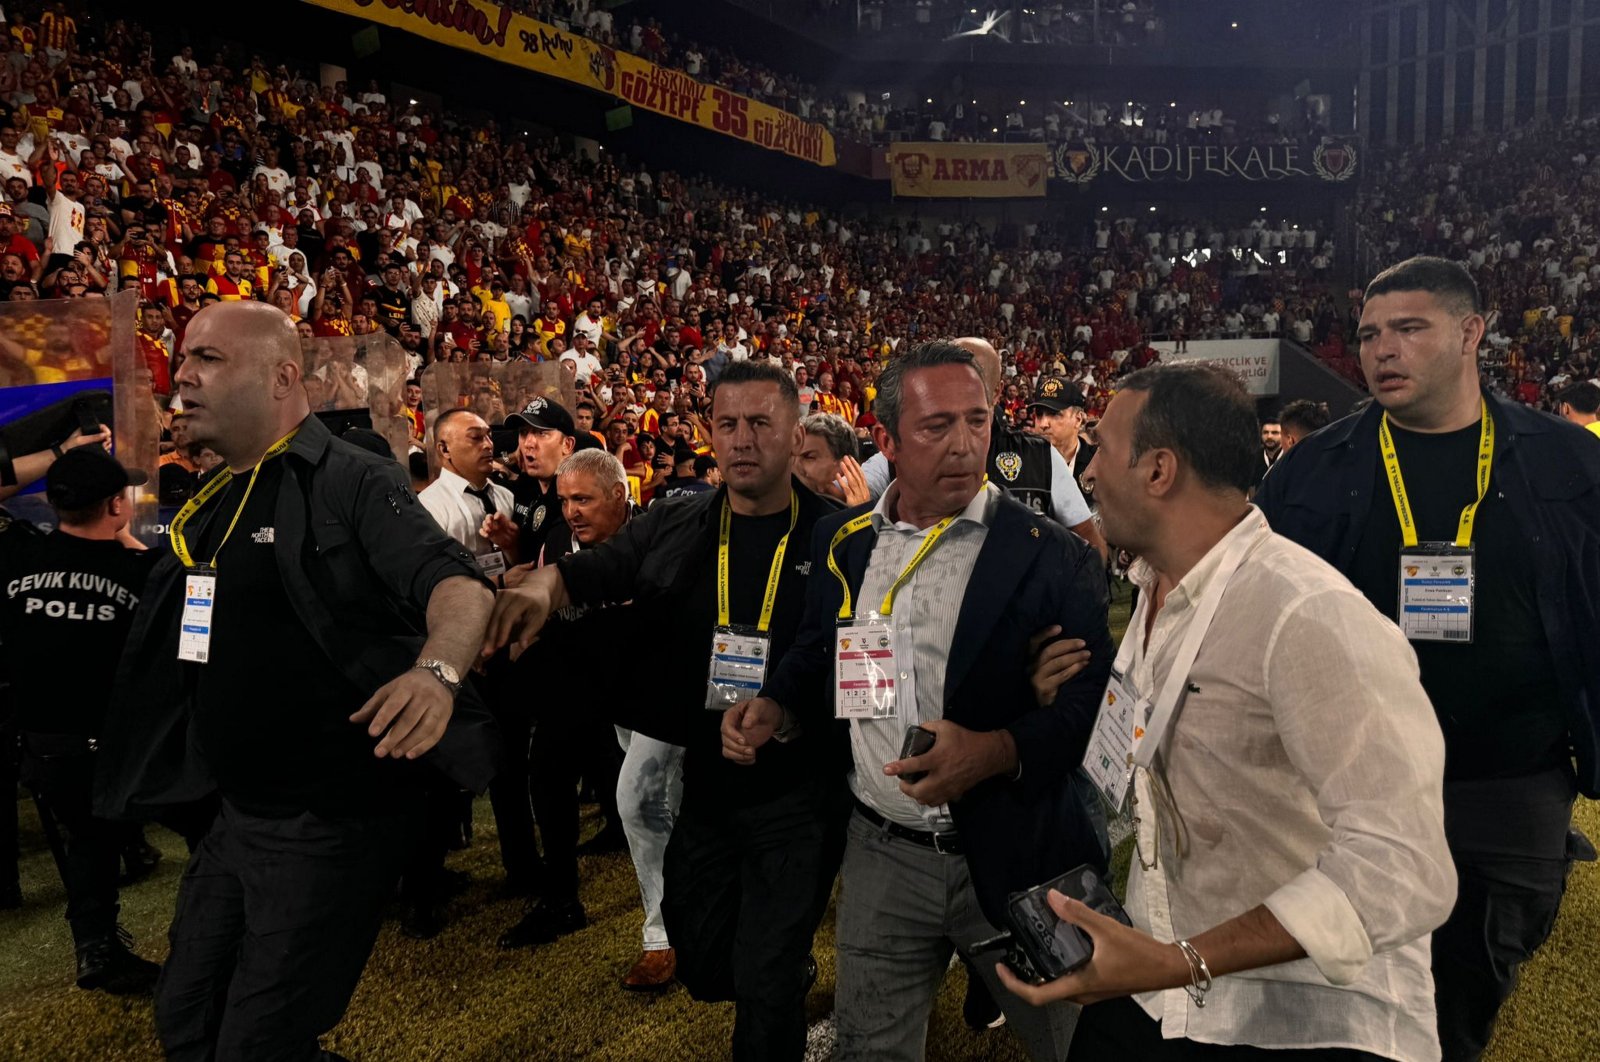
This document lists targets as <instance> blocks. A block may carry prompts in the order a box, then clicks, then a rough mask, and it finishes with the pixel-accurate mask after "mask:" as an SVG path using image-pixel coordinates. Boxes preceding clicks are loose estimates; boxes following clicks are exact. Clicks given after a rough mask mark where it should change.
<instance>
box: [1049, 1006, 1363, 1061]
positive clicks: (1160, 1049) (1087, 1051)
mask: <svg viewBox="0 0 1600 1062" xmlns="http://www.w3.org/2000/svg"><path fill="white" fill-rule="evenodd" d="M1269 1058H1273V1059H1293V1060H1294V1062H1382V1060H1381V1059H1380V1058H1379V1056H1377V1055H1374V1054H1369V1053H1368V1052H1366V1051H1354V1050H1351V1049H1349V1048H1344V1047H1313V1048H1295V1049H1292V1050H1290V1049H1284V1050H1269V1049H1268V1048H1264V1047H1250V1046H1248V1045H1243V1044H1203V1043H1200V1042H1199V1041H1198V1040H1183V1039H1177V1040H1163V1039H1162V1038H1161V1023H1160V1022H1158V1021H1156V1020H1155V1019H1154V1018H1152V1017H1150V1015H1148V1014H1146V1013H1145V1012H1144V1010H1143V1009H1142V1008H1141V1007H1140V1006H1139V1004H1137V1003H1135V1002H1134V1001H1133V1000H1131V999H1128V998H1126V997H1124V998H1122V999H1108V1000H1106V1001H1105V1002H1103V1003H1094V1004H1091V1005H1089V1006H1087V1007H1084V1008H1083V1013H1082V1014H1081V1015H1079V1017H1078V1027H1077V1029H1076V1030H1074V1031H1073V1033H1072V1049H1071V1050H1070V1051H1069V1052H1068V1053H1067V1062H1135V1060H1137V1062H1264V1060H1265V1059H1269Z"/></svg>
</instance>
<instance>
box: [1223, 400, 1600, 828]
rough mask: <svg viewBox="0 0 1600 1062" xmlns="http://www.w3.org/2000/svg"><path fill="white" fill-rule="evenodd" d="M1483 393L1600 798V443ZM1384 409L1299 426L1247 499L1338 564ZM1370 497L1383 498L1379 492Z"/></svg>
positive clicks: (1360, 515)
mask: <svg viewBox="0 0 1600 1062" xmlns="http://www.w3.org/2000/svg"><path fill="white" fill-rule="evenodd" d="M1484 399H1485V401H1487V402H1488V404H1489V412H1490V415H1491V416H1493V417H1494V422H1495V447H1494V467H1493V470H1492V471H1491V473H1490V476H1491V479H1490V485H1489V489H1490V490H1497V491H1499V492H1500V493H1501V494H1502V495H1503V496H1504V497H1505V500H1506V508H1507V509H1509V510H1510V511H1511V513H1512V514H1513V515H1514V516H1515V518H1516V520H1517V528H1518V530H1519V531H1520V532H1521V534H1522V536H1523V537H1524V538H1525V539H1526V540H1527V543H1528V549H1529V550H1530V551H1531V552H1532V554H1533V556H1534V560H1535V570H1536V571H1537V572H1538V583H1537V585H1536V586H1535V588H1534V590H1535V594H1536V596H1537V600H1538V604H1539V618H1540V620H1541V621H1542V623H1543V626H1544V634H1545V637H1546V638H1547V639H1548V640H1549V643H1550V652H1551V656H1552V657H1554V659H1555V662H1556V678H1557V679H1558V681H1559V682H1560V685H1561V692H1562V695H1563V697H1564V699H1565V701H1566V708H1567V718H1568V720H1569V726H1570V733H1571V737H1572V748H1573V754H1574V755H1575V756H1576V757H1577V761H1578V785H1579V788H1580V789H1582V791H1583V793H1584V795H1585V796H1588V797H1596V796H1600V442H1597V441H1596V439H1595V437H1594V436H1593V435H1591V434H1590V433H1589V432H1587V431H1585V430H1584V429H1583V428H1579V427H1577V426H1576V425H1572V424H1568V423H1566V422H1565V421H1562V420H1558V419H1557V418H1555V417H1552V416H1550V415H1549V414H1546V413H1540V412H1538V411H1536V410H1533V409H1529V408H1528V407H1527V406H1524V405H1521V404H1519V403H1516V402H1508V401H1506V400H1505V399H1502V398H1500V397H1499V396H1497V395H1493V394H1490V393H1488V392H1485V393H1484ZM1382 412H1383V411H1382V410H1381V409H1380V408H1379V407H1378V405H1377V403H1372V404H1371V405H1369V406H1367V408H1366V409H1365V410H1363V411H1362V412H1360V413H1356V414H1352V415H1351V416H1348V417H1345V418H1344V419H1343V420H1337V421H1334V422H1333V423H1332V424H1330V425H1328V426H1327V427H1326V428H1323V429H1322V430H1321V431H1318V432H1315V433H1313V434H1312V435H1310V436H1307V437H1306V439H1305V440H1304V441H1303V442H1301V443H1299V444H1298V445H1296V446H1295V447H1294V448H1293V449H1291V450H1290V451H1289V452H1288V453H1287V454H1284V455H1283V457H1282V458H1281V459H1280V460H1279V461H1278V463H1277V464H1275V465H1273V466H1272V471H1271V472H1269V473H1268V474H1267V477H1266V478H1265V479H1264V480H1262V483H1261V489H1260V491H1259V492H1258V493H1257V494H1256V497H1255V503H1256V504H1257V505H1258V506H1260V508H1261V511H1262V512H1263V513H1265V514H1266V517H1267V520H1268V522H1270V523H1271V524H1272V529H1273V530H1274V531H1276V532H1278V534H1280V535H1284V536H1286V537H1288V538H1291V539H1293V540H1294V541H1295V542H1298V543H1299V544H1300V545H1302V546H1304V547H1306V548H1307V549H1309V550H1311V552H1313V553H1315V554H1317V556H1319V557H1321V558H1322V559H1323V560H1325V561H1327V562H1328V563H1330V564H1332V565H1333V566H1334V567H1335V568H1338V569H1339V570H1340V571H1342V572H1345V573H1347V574H1348V573H1349V571H1350V566H1351V565H1352V564H1353V563H1354V561H1355V556H1356V547H1357V545H1358V544H1359V543H1360V541H1361V533H1362V531H1363V530H1364V529H1365V528H1366V525H1367V514H1368V513H1369V512H1370V511H1371V509H1372V506H1373V504H1374V498H1373V495H1374V484H1375V482H1376V469H1377V468H1378V465H1379V460H1380V459H1379V456H1378V419H1379V417H1381V416H1382ZM1377 504H1380V505H1387V504H1389V499H1388V498H1387V497H1386V496H1384V495H1381V494H1380V496H1379V497H1378V498H1377Z"/></svg>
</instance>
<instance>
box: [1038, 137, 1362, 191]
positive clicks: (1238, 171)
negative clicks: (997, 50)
mask: <svg viewBox="0 0 1600 1062" xmlns="http://www.w3.org/2000/svg"><path fill="white" fill-rule="evenodd" d="M1359 156H1360V149H1359V147H1358V145H1357V142H1356V141H1354V140H1352V139H1349V138H1345V137H1324V138H1323V139H1322V140H1321V141H1320V142H1318V143H1316V144H1307V143H1297V142H1296V143H1286V144H1284V143H1273V144H1108V145H1105V146H1103V147H1100V146H1096V145H1094V144H1091V143H1088V142H1086V141H1081V140H1078V141H1069V142H1067V143H1065V144H1060V145H1058V146H1057V147H1056V149H1055V154H1054V157H1053V158H1052V160H1051V162H1052V165H1051V167H1050V176H1051V177H1052V178H1053V179H1055V180H1058V181H1065V182H1067V183H1069V184H1078V185H1087V184H1091V183H1097V182H1099V183H1103V182H1106V181H1127V182H1132V183H1136V184H1143V183H1153V182H1158V181H1216V180H1228V181H1252V182H1255V181H1292V180H1319V181H1326V182H1332V183H1338V182H1343V181H1348V180H1349V179H1350V178H1352V177H1354V176H1355V174H1356V160H1357V159H1358V158H1359Z"/></svg>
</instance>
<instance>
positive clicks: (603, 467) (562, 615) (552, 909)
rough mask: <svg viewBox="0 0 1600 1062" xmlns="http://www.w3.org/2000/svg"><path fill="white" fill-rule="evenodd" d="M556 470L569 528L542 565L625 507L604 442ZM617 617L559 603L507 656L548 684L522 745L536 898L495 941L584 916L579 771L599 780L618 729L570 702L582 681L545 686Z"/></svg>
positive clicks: (603, 536) (538, 936) (611, 611)
mask: <svg viewBox="0 0 1600 1062" xmlns="http://www.w3.org/2000/svg"><path fill="white" fill-rule="evenodd" d="M555 478H556V482H555V489H556V493H557V495H558V496H559V497H560V499H561V516H562V518H563V522H564V524H565V525H566V528H567V529H568V530H567V533H566V534H564V535H562V537H561V538H560V540H557V541H549V542H546V543H545V544H544V546H543V548H542V550H541V553H540V561H539V563H540V566H541V567H542V566H543V565H545V564H554V563H555V562H556V561H558V560H560V559H561V558H563V557H566V556H569V555H571V554H573V553H577V552H578V551H579V550H583V549H590V548H593V547H595V546H598V545H600V544H601V543H603V542H605V541H606V540H607V539H609V538H610V537H611V536H612V535H615V534H616V533H617V531H618V530H619V529H620V528H621V527H622V526H623V524H625V523H627V521H628V519H629V518H630V517H631V516H632V515H633V506H632V504H631V503H630V502H629V500H628V480H627V473H626V472H625V471H624V470H623V468H622V462H621V461H619V460H617V459H616V457H615V456H613V455H612V454H610V453H608V452H606V451H605V450H600V449H592V450H579V451H578V452H577V453H574V454H572V455H571V456H569V457H567V458H566V459H565V460H564V461H562V462H561V464H560V466H559V467H558V468H557V469H556V477H555ZM625 619H626V612H625V610H623V609H618V608H614V607H606V605H605V604H604V603H602V604H601V605H600V606H598V607H594V608H585V607H581V606H574V607H571V608H565V609H562V610H561V611H560V612H558V613H557V614H556V615H555V616H554V617H553V618H552V620H551V622H550V624H549V625H548V626H547V627H546V628H545V629H544V633H543V634H542V635H541V636H540V638H539V642H538V644H537V646H536V647H535V648H534V650H533V652H531V653H529V654H528V655H527V656H524V657H523V658H522V659H520V660H518V661H516V662H515V663H514V664H513V665H512V667H513V669H514V670H515V673H517V674H518V675H523V676H528V677H529V681H530V682H533V683H536V684H537V685H538V686H539V688H541V689H543V690H544V691H545V693H546V694H547V696H544V697H542V698H540V699H539V700H538V701H537V702H536V703H535V704H534V706H533V713H534V717H535V718H534V720H533V724H534V725H533V733H532V737H531V740H530V742H529V746H528V749H529V752H528V777H529V783H530V786H529V788H530V794H531V797H532V801H533V816H534V819H535V820H536V821H537V822H538V824H539V838H540V840H541V841H542V842H543V846H544V870H543V879H542V880H541V882H540V886H541V893H542V894H541V896H540V898H539V900H538V902H536V903H535V904H533V905H532V906H531V907H529V908H528V911H527V913H526V914H524V915H523V917H522V919H521V921H519V922H518V923H517V924H516V925H515V926H513V927H512V928H511V929H509V930H507V931H506V932H505V933H504V934H503V935H501V937H500V942H499V943H500V946H501V947H502V948H516V947H525V946H528V945H533V944H547V943H549V942H551V941H553V940H555V939H556V938H557V937H559V936H563V935H565V934H567V933H572V932H575V931H576V930H579V929H582V928H583V927H584V926H586V925H587V924H588V915H587V913H586V912H585V911H584V908H583V904H582V902H581V901H580V900H579V898H578V777H579V775H584V776H586V777H587V778H588V779H590V781H592V782H594V783H595V784H596V786H597V787H598V786H599V785H602V784H605V782H609V781H610V780H611V779H614V778H616V777H617V773H618V771H617V760H618V757H617V756H616V755H615V752H616V737H615V736H614V735H613V734H612V731H611V728H610V727H609V726H607V725H606V721H605V717H603V716H600V715H598V714H596V713H593V712H584V711H575V710H574V708H573V706H574V704H577V703H581V702H582V700H583V699H584V698H585V696H586V694H585V691H584V689H583V687H582V686H581V685H574V686H573V687H572V688H570V689H567V688H565V687H558V688H557V689H555V690H552V689H551V688H550V686H551V685H552V683H557V684H559V683H562V682H565V681H567V679H566V678H564V676H566V675H568V674H569V672H570V669H569V668H567V667H565V666H563V661H568V660H571V659H573V658H574V657H575V656H579V655H582V654H583V653H585V652H590V651H592V650H593V649H594V647H595V646H611V645H619V644H622V641H623V640H624V639H625V638H626V637H627V631H626V630H625V629H623V628H622V621H623V620H625ZM534 676H537V677H534Z"/></svg>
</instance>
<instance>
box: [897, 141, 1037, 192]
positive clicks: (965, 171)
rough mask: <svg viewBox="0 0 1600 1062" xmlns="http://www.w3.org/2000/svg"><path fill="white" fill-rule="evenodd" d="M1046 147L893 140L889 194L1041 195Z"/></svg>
mask: <svg viewBox="0 0 1600 1062" xmlns="http://www.w3.org/2000/svg"><path fill="white" fill-rule="evenodd" d="M1049 173H1050V151H1049V149H1048V148H1046V147H1045V146H1044V145H1043V144H947V143H937V142H930V143H916V144H896V145H894V147H892V148H890V149H889V177H890V180H891V181H892V182H893V183H894V194H895V195H898V196H914V197H921V198H925V199H960V198H967V197H976V198H1009V197H1026V196H1043V195H1044V186H1045V178H1046V177H1047V176H1048V175H1049Z"/></svg>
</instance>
